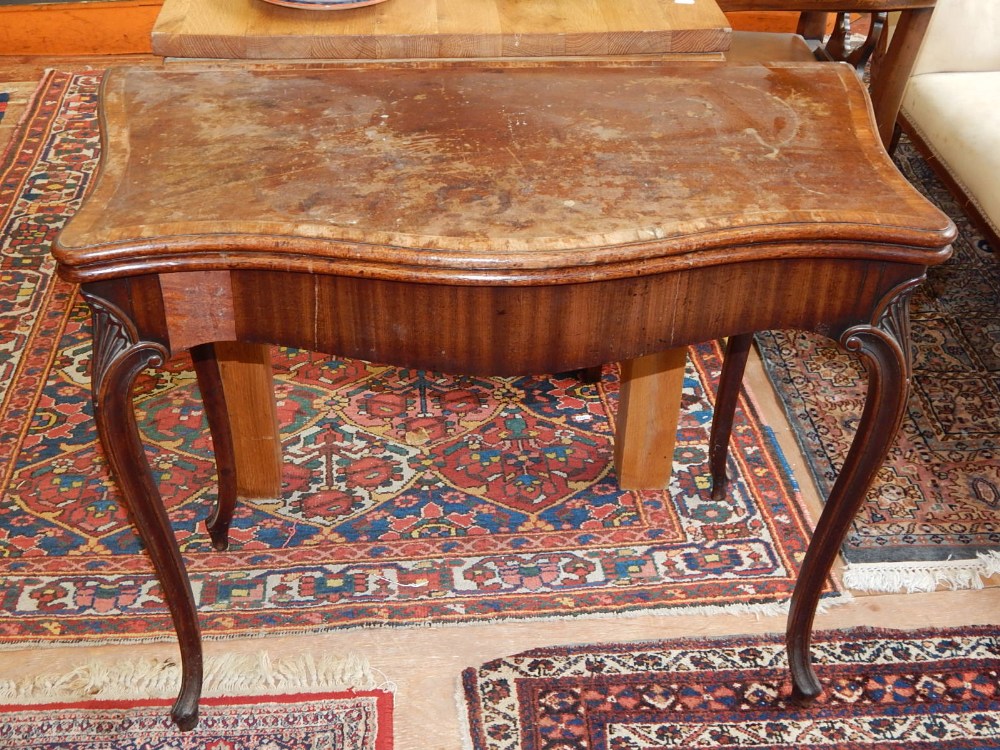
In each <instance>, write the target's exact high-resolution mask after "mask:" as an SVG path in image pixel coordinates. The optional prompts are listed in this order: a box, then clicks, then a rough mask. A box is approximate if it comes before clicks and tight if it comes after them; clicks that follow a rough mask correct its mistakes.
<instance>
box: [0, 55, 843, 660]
mask: <svg viewBox="0 0 1000 750" xmlns="http://www.w3.org/2000/svg"><path fill="white" fill-rule="evenodd" d="M99 82H100V73H95V72H90V73H85V74H71V73H60V72H52V73H50V74H48V76H47V78H46V79H45V80H44V81H43V82H42V84H41V88H40V90H39V92H38V94H37V96H36V97H35V99H34V101H33V103H32V104H31V106H30V107H29V112H28V117H27V118H26V120H25V124H24V128H23V130H22V131H21V133H20V135H19V136H17V141H16V143H15V144H14V147H12V149H11V150H10V152H9V154H8V160H7V163H6V165H5V166H3V168H2V172H0V205H2V207H3V214H2V216H0V232H2V234H0V242H2V245H0V263H2V266H0V268H2V277H0V283H2V289H0V326H2V335H0V456H4V457H5V459H4V460H5V461H6V463H5V464H4V465H2V474H0V487H2V491H3V502H2V504H0V576H2V577H3V580H4V586H3V588H2V590H0V643H2V644H3V645H6V646H18V645H23V644H26V643H45V642H50V643H51V642H60V643H66V642H79V641H90V642H95V641H107V640H112V641H113V640H116V639H119V640H120V639H130V638H134V639H140V638H141V639H156V638H167V637H171V634H172V627H171V625H170V620H169V616H168V612H167V609H166V607H165V605H164V602H163V600H162V598H161V594H160V589H159V586H158V585H157V583H156V581H155V580H154V577H153V575H152V571H151V568H150V565H149V562H148V559H147V557H146V555H145V554H144V552H143V549H142V547H141V545H140V543H139V542H138V541H137V539H136V537H135V535H134V534H133V531H132V527H131V525H130V524H129V522H128V519H127V517H126V514H125V512H124V511H123V509H122V508H121V506H120V504H119V496H118V490H117V488H116V486H115V484H114V483H113V482H112V481H111V480H110V479H109V475H108V471H107V467H106V464H105V461H104V458H103V456H102V453H101V450H100V447H99V445H98V442H97V439H96V434H95V431H94V425H93V420H92V416H91V407H90V396H89V374H88V364H89V359H90V334H89V316H88V313H87V309H86V307H85V306H84V304H83V303H82V301H81V300H80V299H79V298H78V296H77V294H76V290H75V288H74V287H72V286H71V285H69V284H66V283H63V282H62V281H60V280H59V279H57V278H55V277H54V276H53V261H52V259H51V257H50V254H49V248H50V246H51V243H52V241H53V240H54V238H55V236H56V234H57V232H58V231H59V229H60V227H62V226H63V224H64V223H65V222H66V220H67V219H68V217H69V216H70V215H71V214H72V213H73V211H74V210H75V209H76V208H77V206H78V205H79V203H80V200H81V198H82V197H83V195H84V193H85V192H86V190H87V187H88V185H89V184H90V183H91V180H92V178H93V174H94V169H95V167H96V165H97V160H98V157H99V149H100V142H99V139H98V132H97V131H98V125H97V121H96V105H97V87H98V85H99ZM427 314H429V315H432V314H433V311H428V313H427ZM720 357H721V355H720V350H719V347H718V346H717V345H716V344H706V345H704V346H701V347H699V348H697V349H693V350H692V352H691V356H690V358H689V366H688V371H687V377H686V382H685V385H684V396H683V399H684V404H683V414H682V421H681V425H680V430H679V435H678V444H677V451H676V454H675V465H674V477H673V480H672V483H671V486H670V487H669V490H668V491H653V492H629V491H622V490H620V489H619V488H618V486H617V482H616V479H615V475H614V471H613V467H612V456H613V450H612V438H613V435H612V433H613V424H614V421H613V417H614V413H615V410H616V408H617V388H618V380H617V374H616V371H615V369H614V368H613V367H608V368H605V372H604V377H603V379H602V381H601V382H600V383H599V384H598V385H596V386H595V385H588V384H585V383H582V382H581V381H580V380H579V379H577V378H574V377H568V376H558V375H557V376H551V377H535V376H533V377H513V378H485V377H464V376H463V377H453V376H448V375H443V374H439V373H431V372H422V371H420V372H418V371H412V370H407V369H401V368H394V367H386V366H383V365H378V364H373V363H366V362H360V361H356V360H331V359H328V358H326V357H324V356H321V355H316V354H310V353H306V352H301V351H294V350H284V349H282V350H277V351H276V352H275V369H276V373H277V375H276V377H277V381H278V382H277V385H276V390H277V398H278V409H279V418H280V421H281V425H282V434H283V455H284V457H285V462H286V463H285V467H284V473H285V491H284V493H283V495H282V497H280V498H274V499H272V500H264V501H253V502H244V503H241V504H240V507H239V508H238V511H237V514H236V517H235V519H234V522H233V526H232V530H231V535H230V536H231V547H230V550H229V551H227V552H217V551H215V550H213V549H212V547H211V544H210V541H209V538H208V536H207V534H206V532H205V529H204V520H205V518H206V517H207V516H208V513H209V511H210V507H211V505H212V501H213V498H214V493H215V469H214V464H213V462H212V453H211V441H210V436H209V433H208V430H207V428H206V426H205V422H204V415H203V413H202V406H201V401H200V397H199V395H198V392H197V387H196V382H195V378H194V375H193V372H192V369H191V362H190V360H189V359H188V358H187V357H186V356H178V357H176V358H174V359H173V360H172V361H170V362H169V363H168V364H167V366H166V367H165V368H163V369H162V370H160V371H157V372H155V373H153V372H151V373H147V374H146V375H145V376H144V377H143V379H142V381H141V382H140V383H139V384H138V386H137V389H136V392H137V394H140V395H139V396H138V398H137V404H138V420H139V422H140V425H141V430H142V433H143V435H144V437H145V439H146V441H147V443H148V445H149V456H150V459H151V461H152V465H153V470H154V474H155V479H156V481H158V482H159V484H160V486H161V488H162V490H163V494H164V496H165V497H166V498H167V503H168V512H169V514H170V517H171V520H172V522H173V524H174V526H175V530H176V533H177V537H178V541H179V544H180V546H181V549H182V551H183V554H184V555H185V558H186V561H187V566H188V569H189V571H190V573H191V577H192V582H193V589H194V595H195V598H196V601H197V603H198V607H199V611H200V615H201V625H202V629H203V632H204V633H205V635H206V637H209V638H212V637H228V636H233V635H239V634H259V633H269V634H276V633H288V632H310V631H320V630H324V629H329V628H338V627H349V626H360V625H390V624H399V625H405V624H431V623H465V622H472V621H485V620H495V619H504V618H531V617H564V616H575V615H581V614H596V615H600V614H607V613H611V612H614V613H628V612H641V611H649V610H656V611H658V612H667V613H670V612H680V611H684V612H691V611H692V610H701V611H705V612H716V611H721V610H726V611H729V610H733V609H743V610H746V611H762V612H771V611H774V610H775V609H778V610H780V609H782V608H783V607H786V606H787V601H788V599H789V598H790V593H791V590H792V586H793V584H794V580H795V577H796V573H797V569H798V561H799V560H800V559H801V555H802V554H803V551H804V549H805V547H806V545H807V539H808V525H807V521H806V519H805V517H804V513H803V510H802V508H801V505H800V498H799V497H798V494H797V490H796V487H795V485H794V483H793V480H792V478H791V477H790V474H789V471H788V468H787V466H786V465H785V462H784V459H783V457H782V455H781V453H780V451H779V449H778V447H777V444H776V443H775V441H774V439H773V436H772V434H771V431H770V429H769V428H767V427H766V426H765V425H764V424H762V423H761V420H760V417H759V416H758V414H757V412H756V409H755V407H754V405H753V403H752V401H751V400H749V399H748V398H747V397H744V400H743V408H742V409H740V410H739V413H738V422H737V424H736V426H735V430H734V437H733V450H732V452H731V455H732V458H731V465H730V475H731V476H732V478H733V482H732V489H731V493H730V498H729V499H727V501H726V502H724V503H714V502H712V500H711V494H710V478H709V472H708V459H707V438H708V426H709V423H710V420H711V412H712V410H711V399H712V397H713V396H712V394H714V389H715V381H716V378H717V376H718V372H719V368H720ZM828 594H829V597H833V598H836V597H838V596H839V594H837V593H836V592H835V591H834V590H833V589H832V588H831V590H830V591H828Z"/></svg>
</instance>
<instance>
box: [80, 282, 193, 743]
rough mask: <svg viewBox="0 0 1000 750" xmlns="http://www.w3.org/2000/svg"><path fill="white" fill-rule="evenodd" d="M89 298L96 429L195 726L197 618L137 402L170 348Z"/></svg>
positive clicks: (181, 700) (182, 704)
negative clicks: (155, 586) (175, 648)
mask: <svg viewBox="0 0 1000 750" xmlns="http://www.w3.org/2000/svg"><path fill="white" fill-rule="evenodd" d="M83 295H84V297H85V298H86V300H87V302H88V303H89V305H90V309H91V312H92V315H93V326H94V359H93V364H92V375H91V381H92V385H91V387H92V389H93V400H94V419H95V421H96V424H97V433H98V435H99V437H100V440H101V444H102V445H103V446H104V452H105V454H106V455H107V458H108V463H109V464H110V465H111V471H112V472H113V474H114V476H115V479H116V481H117V482H118V485H119V487H120V488H121V496H122V498H123V499H124V502H125V503H126V505H127V509H128V512H129V514H130V515H131V517H132V522H133V523H134V524H135V527H136V530H137V531H138V533H139V537H140V538H141V539H142V541H143V544H144V545H145V547H146V550H147V551H148V552H149V556H150V557H151V558H152V562H153V568H154V569H155V570H156V573H157V576H158V577H159V580H160V585H161V587H162V589H163V599H164V601H166V602H167V605H168V606H169V607H170V615H171V618H172V619H173V623H174V628H175V629H176V630H177V639H178V642H179V645H180V652H181V671H182V674H181V689H180V693H179V694H178V696H177V700H176V701H175V702H174V705H173V708H172V709H171V716H172V717H173V719H174V721H175V722H176V724H177V726H178V727H179V728H181V729H191V728H192V727H194V726H195V724H197V723H198V699H199V697H200V695H201V683H202V673H203V661H202V651H201V632H200V628H199V626H198V615H197V610H196V608H195V601H194V595H193V593H192V592H191V583H190V581H189V580H188V576H187V571H186V570H185V567H184V561H183V559H182V558H181V553H180V550H179V548H178V547H177V539H176V537H175V536H174V531H173V527H172V526H171V525H170V519H169V518H168V517H167V512H166V508H165V507H164V505H163V501H162V499H161V498H160V492H159V489H158V488H157V486H156V483H155V482H154V481H153V476H152V474H151V472H150V468H149V462H148V461H147V459H146V452H145V449H144V448H143V445H142V441H141V440H140V438H139V428H138V425H137V424H136V421H135V410H134V407H133V404H132V390H133V386H134V385H135V379H136V377H137V376H138V375H139V373H140V372H142V370H143V369H144V368H146V367H149V366H154V365H159V364H162V363H163V362H164V360H166V358H167V351H166V349H165V348H164V347H163V346H162V345H161V344H159V343H156V342H153V341H142V340H140V338H139V335H138V332H137V330H136V327H135V325H134V324H133V323H132V321H131V320H130V319H129V317H128V316H127V315H126V314H125V313H124V312H123V311H122V310H121V309H120V308H118V307H117V306H116V305H115V304H113V303H111V302H109V301H107V300H105V299H103V298H102V297H100V296H97V295H96V294H94V293H93V292H88V291H86V290H85V291H84V292H83Z"/></svg>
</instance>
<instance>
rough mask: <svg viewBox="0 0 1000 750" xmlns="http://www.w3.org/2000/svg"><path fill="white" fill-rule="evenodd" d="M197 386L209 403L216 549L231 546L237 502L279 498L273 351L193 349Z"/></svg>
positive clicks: (223, 346)
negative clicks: (215, 483)
mask: <svg viewBox="0 0 1000 750" xmlns="http://www.w3.org/2000/svg"><path fill="white" fill-rule="evenodd" d="M191 356H192V359H193V360H194V366H195V372H196V373H197V375H198V387H199V389H200V390H201V396H202V400H203V401H204V403H205V414H206V416H207V417H208V425H209V429H210V430H211V431H212V443H213V446H214V448H215V465H216V469H217V471H218V477H219V489H218V498H217V500H216V505H215V509H214V511H213V513H212V516H211V517H210V518H209V519H208V522H207V525H208V533H209V536H211V538H212V546H213V547H215V548H216V549H218V550H224V549H227V548H228V546H229V526H230V523H231V522H232V518H233V511H234V510H235V509H236V502H237V499H238V498H241V497H242V498H275V497H278V496H279V495H280V494H281V442H280V440H279V436H278V418H277V411H276V409H275V404H274V384H273V376H272V373H271V349H270V347H269V346H266V345H260V344H244V343H237V342H233V341H227V342H217V343H214V344H202V345H200V346H195V347H192V349H191Z"/></svg>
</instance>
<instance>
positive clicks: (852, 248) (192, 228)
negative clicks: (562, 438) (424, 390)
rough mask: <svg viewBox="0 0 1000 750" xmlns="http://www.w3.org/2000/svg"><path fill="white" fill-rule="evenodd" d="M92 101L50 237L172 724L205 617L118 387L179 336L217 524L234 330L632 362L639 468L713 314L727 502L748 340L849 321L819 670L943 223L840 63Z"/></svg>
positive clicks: (202, 89)
mask: <svg viewBox="0 0 1000 750" xmlns="http://www.w3.org/2000/svg"><path fill="white" fill-rule="evenodd" d="M221 91H225V92H226V96H220V92H221ZM102 118H103V120H102V121H103V125H104V133H105V152H104V155H103V157H102V169H101V174H100V177H99V179H98V182H97V185H96V186H95V188H94V190H93V192H92V193H91V195H90V196H89V197H88V199H87V201H86V203H85V205H84V206H83V207H82V208H81V210H80V212H79V213H78V214H77V215H76V216H75V217H74V218H73V220H72V221H71V222H70V224H69V225H68V227H67V228H66V229H65V230H64V231H63V233H62V234H61V235H60V237H59V240H58V242H57V246H56V249H55V251H54V252H55V255H56V258H57V260H58V262H59V271H60V273H61V274H62V275H63V276H64V277H65V278H67V279H70V280H73V281H77V282H80V283H81V284H82V289H83V294H84V295H85V297H86V299H87V300H88V302H89V303H90V306H91V308H92V311H93V318H94V339H95V341H94V359H93V394H94V404H95V418H96V420H97V427H98V430H99V433H100V436H101V439H102V442H103V444H104V447H105V450H106V452H107V454H108V458H109V462H110V464H111V468H112V471H113V472H114V475H115V477H116V478H117V481H118V482H119V484H120V486H121V490H122V494H123V497H124V498H125V501H126V502H127V504H128V506H129V509H130V511H131V513H132V517H133V519H134V521H135V523H136V526H137V529H138V531H139V533H140V535H141V536H142V538H143V540H144V542H145V544H146V546H147V548H148V549H149V551H150V554H151V557H152V560H153V564H154V567H155V570H156V573H157V576H158V577H159V580H160V582H161V584H162V585H163V589H164V596H165V599H166V601H167V603H168V604H169V606H170V609H171V613H172V616H173V620H174V624H175V626H176V629H177V633H178V639H179V642H180V648H181V656H182V662H183V668H184V669H183V673H184V674H183V681H182V687H181V692H180V695H179V697H178V700H177V702H176V704H175V706H174V709H173V715H174V718H175V720H176V721H177V722H178V724H179V725H180V726H182V727H189V726H193V724H194V723H195V722H196V720H197V705H198V698H199V695H200V686H201V676H202V667H201V646H200V634H199V628H198V621H197V612H196V607H195V603H194V599H193V596H192V593H191V588H190V584H189V581H188V578H187V573H186V570H185V567H184V562H183V559H182V557H181V555H180V553H179V550H178V547H177V543H176V540H175V538H174V534H173V531H172V528H171V525H170V521H169V518H168V517H167V514H166V512H165V509H164V504H163V501H162V499H161V497H160V495H159V490H158V488H157V487H156V485H155V483H154V481H153V479H152V475H151V473H150V470H149V466H148V464H147V459H146V456H145V451H144V448H143V445H142V441H141V438H140V435H139V432H138V430H137V426H136V422H135V417H134V412H133V405H132V388H133V385H134V382H135V378H136V377H137V375H138V374H139V372H141V371H142V369H143V368H145V367H148V366H155V365H157V364H161V363H162V362H163V361H164V360H166V359H167V358H168V357H169V356H171V354H172V353H174V352H176V351H179V350H184V349H189V350H191V352H192V354H193V357H194V361H195V365H196V369H197V374H198V378H199V382H200V385H201V390H202V393H203V395H204V397H205V399H206V412H207V414H208V417H209V425H210V428H211V430H212V434H213V438H214V443H215V447H216V459H217V464H218V468H219V500H218V506H217V508H216V512H215V514H214V515H213V517H212V519H210V522H209V529H210V532H211V534H212V539H213V543H215V544H216V545H217V546H219V547H224V546H225V545H226V544H227V538H226V537H227V529H228V524H229V519H230V516H231V514H232V510H233V505H234V504H235V502H236V496H237V491H236V479H235V471H236V469H235V464H234V455H233V449H232V426H231V424H230V421H229V419H228V415H227V409H226V396H225V392H224V391H223V390H222V389H221V388H219V387H218V386H219V383H220V357H219V354H220V351H224V350H226V349H227V348H229V350H230V351H229V354H230V355H232V354H233V351H232V349H233V348H235V351H236V353H237V354H238V352H239V348H240V346H242V345H244V344H251V345H254V344H273V345H288V346H296V347H302V348H305V349H310V350H317V351H323V352H328V353H331V354H336V355H340V356H349V357H358V358H363V359H368V360H373V361H378V362H385V363H392V364H400V365H406V366H411V367H417V368H426V369H432V370H440V371H447V372H454V373H473V374H517V373H550V372H560V371H566V370H573V369H579V368H588V367H593V366H598V365H601V364H603V363H605V362H610V361H625V362H628V363H631V364H629V365H628V366H627V368H626V371H625V373H624V379H625V398H624V402H623V404H622V408H621V409H620V416H619V423H618V426H617V436H616V442H617V445H616V452H617V453H618V460H619V462H620V463H627V462H628V460H629V456H633V457H634V456H638V457H639V458H638V459H637V460H638V461H639V462H642V461H644V460H647V459H648V457H649V456H650V455H655V452H656V447H655V445H651V443H655V442H656V441H657V439H658V437H659V433H658V432H657V429H658V415H656V414H655V413H653V414H650V410H649V407H648V403H646V402H645V401H644V400H643V398H641V397H639V396H636V398H634V399H633V402H632V403H631V404H629V403H628V400H629V396H628V393H629V388H630V387H632V386H635V387H636V388H637V390H636V391H635V392H634V394H640V396H643V395H645V394H644V392H643V391H642V383H643V380H644V378H646V377H647V376H649V375H652V376H653V377H652V382H653V383H659V382H660V380H659V379H658V378H657V377H656V376H657V373H658V368H661V367H663V366H671V367H676V363H675V362H670V363H668V365H664V363H663V360H662V353H663V352H671V351H676V350H677V349H678V348H679V347H683V346H685V345H687V344H690V343H696V342H700V341H705V340H710V339H715V338H719V337H725V336H728V337H729V352H728V354H727V358H726V364H725V368H724V372H723V375H722V385H721V387H720V393H719V399H718V408H717V412H716V417H715V422H714V423H713V430H712V436H711V446H710V453H711V456H712V474H713V479H714V480H715V483H716V484H715V487H714V489H713V492H714V494H716V496H721V494H722V493H723V492H724V487H725V450H726V446H727V444H728V438H729V428H730V425H731V423H732V410H733V409H734V408H735V401H736V399H735V394H736V393H737V392H738V389H739V381H740V378H741V376H742V370H743V366H744V363H745V361H746V353H747V351H748V350H749V342H750V336H751V335H752V333H753V332H754V331H757V330H762V329H768V328H779V327H780V328H798V329H804V330H810V331H816V332H819V333H821V334H825V335H827V336H830V337H831V338H833V339H836V340H838V341H840V342H841V343H842V344H843V345H844V346H846V347H847V348H849V349H851V350H853V351H855V352H857V353H858V354H859V355H860V356H861V358H862V360H863V361H864V362H865V365H866V367H867V369H868V372H869V376H870V377H869V380H870V383H869V394H868V398H867V400H866V405H865V410H864V414H863V416H862V418H861V422H860V425H859V429H858V434H857V437H856V438H855V441H854V444H853V445H852V448H851V451H850V454H849V456H848V457H847V459H846V461H845V464H844V467H843V470H842V473H841V475H840V477H839V479H838V480H837V482H836V485H835V486H834V489H833V491H832V492H831V495H830V497H829V498H828V500H827V504H826V507H825V510H824V512H823V514H822V517H821V518H820V520H819V522H818V525H817V529H816V532H815V534H814V538H813V540H812V542H811V544H810V546H809V550H808V553H807V555H806V559H805V561H804V563H803V566H802V570H801V572H800V575H799V579H798V581H797V585H796V588H795V592H794V596H793V601H792V606H791V611H790V614H789V621H788V645H789V660H790V664H791V668H792V674H793V679H794V683H795V689H796V694H797V695H798V696H799V697H800V698H803V699H806V698H809V697H812V696H815V695H817V694H818V693H819V691H820V686H819V683H818V681H817V679H816V676H815V674H814V673H813V671H812V667H811V665H810V660H809V648H808V646H809V635H810V631H811V627H812V621H813V616H814V613H815V610H816V606H817V604H818V600H819V596H820V592H821V590H822V588H823V585H824V583H825V581H826V579H827V576H828V574H829V570H830V567H831V566H832V564H833V561H834V559H835V556H836V554H837V550H838V548H839V544H840V542H841V541H842V539H843V536H844V534H845V533H846V531H847V528H848V525H849V523H850V521H851V519H852V518H853V515H854V513H855V511H856V509H857V507H858V505H859V504H860V502H861V501H862V499H863V497H864V494H865V491H866V490H867V488H868V486H869V484H870V482H871V480H872V478H873V476H874V473H875V471H876V470H877V469H878V468H879V466H880V465H881V463H882V461H883V459H884V457H885V454H886V452H887V450H888V448H889V445H890V442H891V440H892V438H893V436H894V433H895V431H896V428H897V426H898V423H899V420H900V418H901V414H902V410H903V407H904V404H905V398H906V390H907V380H908V372H909V362H908V324H907V300H908V297H909V294H910V292H911V291H912V290H913V288H914V287H915V285H916V284H918V283H919V282H920V281H921V279H922V278H923V276H924V272H925V268H926V267H927V266H928V265H932V264H935V263H939V262H942V261H943V260H944V259H945V258H946V257H947V256H948V254H949V252H950V248H949V247H948V243H949V242H950V241H951V239H952V238H953V237H954V233H955V228H954V226H953V225H952V224H951V222H950V221H949V220H948V219H947V217H945V216H944V215H943V214H941V213H940V212H939V211H937V210H936V209H935V208H933V207H932V206H931V205H930V204H929V203H927V201H926V200H925V199H923V198H922V197H921V196H920V195H919V194H918V193H916V191H915V190H913V188H912V187H910V186H909V185H908V184H907V183H906V181H905V180H904V179H903V178H902V176H901V175H899V173H898V172H897V171H896V170H895V168H894V167H893V166H892V164H891V162H890V161H889V159H888V157H887V156H886V154H885V152H884V151H883V150H882V148H881V145H880V144H879V142H878V138H877V134H876V133H875V131H874V128H873V123H872V121H871V115H870V109H869V107H868V102H867V99H866V97H865V93H864V90H863V88H862V87H861V84H860V83H859V82H858V81H857V79H856V78H855V77H854V75H853V72H852V71H850V69H849V68H847V67H846V66H837V65H820V64H817V65H805V66H801V65H788V66H781V65H773V66H733V65H725V64H715V65H700V64H699V65H694V64H689V63H685V64H683V65H682V66H677V67H671V66H670V65H662V64H661V65H634V66H620V65H610V66H606V67H601V66H597V67H594V66H587V67H582V66H574V65H552V66H540V67H524V66H518V65H514V66H509V67H507V66H498V67H495V68H482V67H478V68H475V69H473V68H467V67H463V66H460V65H459V66H448V65H444V66H431V67H427V66H420V65H417V66H412V65H404V66H401V67H398V68H391V69H387V70H386V69H379V70H377V71H376V70H374V69H368V68H364V67H362V68H358V69H341V70H336V71H324V70H317V69H302V70H296V69H287V68H286V69H282V70H281V71H280V72H279V71H275V70H257V71H254V70H244V71H221V70H207V71H166V70H159V71H149V70H146V71H138V70H127V69H126V70H120V71H114V72H112V73H110V74H109V76H108V77H107V79H106V81H105V88H104V92H103V96H102ZM654 390H655V388H654ZM634 394H633V395H634ZM654 395H655V394H654ZM667 421H668V422H669V420H667ZM630 441H633V442H632V444H630ZM623 453H624V454H625V456H624V457H623V456H622V454H623ZM663 460H665V461H668V462H669V456H666V457H664V458H663Z"/></svg>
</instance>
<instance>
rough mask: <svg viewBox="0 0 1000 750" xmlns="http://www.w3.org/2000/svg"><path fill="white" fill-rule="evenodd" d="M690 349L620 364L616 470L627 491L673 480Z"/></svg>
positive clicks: (675, 350)
mask: <svg viewBox="0 0 1000 750" xmlns="http://www.w3.org/2000/svg"><path fill="white" fill-rule="evenodd" d="M686 361H687V348H686V347H685V348H678V349H668V350H667V351H663V352H658V353H656V354H649V355H647V356H645V357H639V358H638V359H632V360H628V361H625V362H622V363H621V395H620V398H619V404H618V426H617V431H616V434H615V469H616V470H617V473H618V483H619V485H620V486H621V487H622V489H628V490H647V489H663V488H665V487H666V486H667V485H668V484H669V482H670V473H671V471H672V468H673V460H674V444H675V443H676V441H677V421H678V419H679V417H680V406H681V389H682V388H683V386H684V365H685V362H686Z"/></svg>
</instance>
